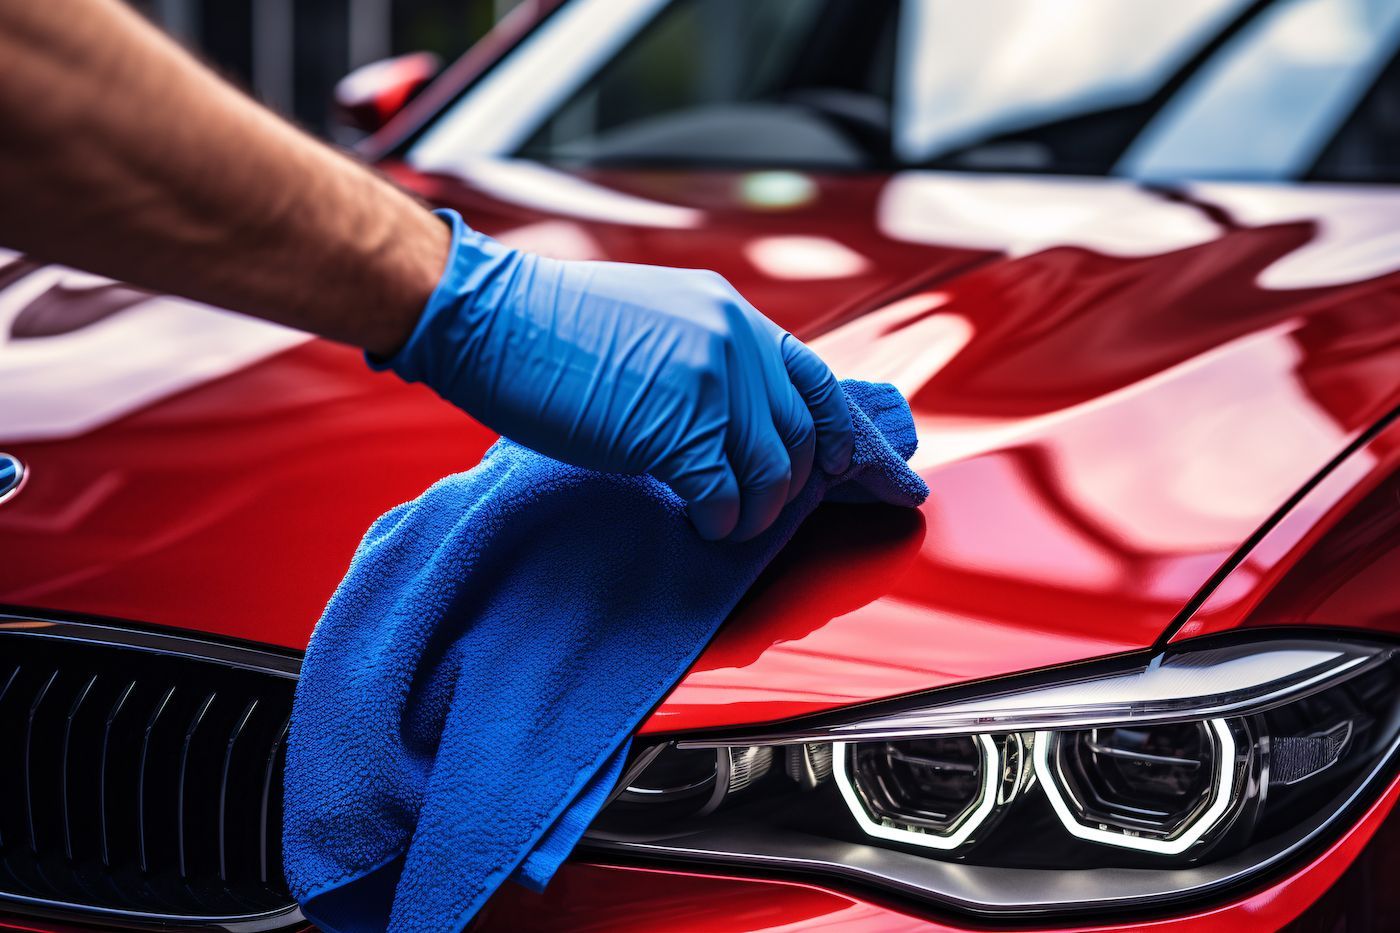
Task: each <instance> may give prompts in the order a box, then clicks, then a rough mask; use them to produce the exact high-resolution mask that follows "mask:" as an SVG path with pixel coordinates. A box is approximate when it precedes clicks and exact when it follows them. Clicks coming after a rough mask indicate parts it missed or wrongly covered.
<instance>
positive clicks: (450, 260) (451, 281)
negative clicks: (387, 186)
mask: <svg viewBox="0 0 1400 933" xmlns="http://www.w3.org/2000/svg"><path fill="white" fill-rule="evenodd" d="M433 215H434V216H436V217H438V218H439V219H440V220H442V222H443V223H445V224H447V225H448V227H449V228H451V231H452V238H451V242H452V245H451V249H450V251H449V252H448V256H447V265H446V267H445V268H444V269H443V272H442V277H441V278H440V279H438V283H437V287H436V288H434V289H433V293H432V294H431V295H430V296H429V297H428V303H427V304H426V305H424V306H423V311H422V313H421V314H419V316H418V321H417V323H416V324H414V326H413V331H412V332H411V333H410V334H409V335H408V339H407V340H405V341H404V344H403V346H402V347H400V348H399V349H398V352H396V353H394V354H393V355H392V356H389V357H382V356H376V355H374V354H372V353H368V352H367V353H365V363H366V364H367V365H368V366H369V368H370V369H373V370H376V371H381V372H382V371H383V370H386V369H387V370H392V371H393V372H394V373H395V374H397V375H398V376H399V377H400V378H401V379H403V380H404V381H405V382H422V383H425V384H427V385H429V386H432V387H434V388H438V387H439V386H440V385H441V381H440V379H439V376H440V373H439V372H438V370H439V368H440V366H439V365H438V364H439V362H440V361H441V360H442V359H443V358H444V357H450V358H451V359H453V360H457V359H460V358H461V348H462V347H464V346H467V345H468V344H469V343H470V342H471V338H472V334H473V332H475V331H477V330H478V325H479V324H480V318H482V317H484V316H485V311H486V310H487V309H486V307H485V305H483V304H481V303H479V302H478V301H477V298H478V297H479V296H480V295H481V293H482V292H483V291H484V290H486V289H487V287H488V286H489V285H490V284H491V282H492V281H493V280H494V279H495V278H496V277H497V275H498V274H499V273H500V271H501V269H502V268H503V267H504V266H506V265H507V264H508V263H509V262H510V259H511V257H512V256H514V255H516V254H517V251H516V250H514V249H512V248H510V247H508V246H506V245H505V244H504V243H501V242H499V241H497V240H493V239H492V238H491V237H488V236H486V235H485V234H483V233H479V232H477V231H476V230H473V229H472V228H471V227H469V226H467V223H466V221H464V220H463V219H462V215H461V214H459V213H457V212H456V211H454V210H451V209H450V208H442V209H439V210H435V211H433Z"/></svg>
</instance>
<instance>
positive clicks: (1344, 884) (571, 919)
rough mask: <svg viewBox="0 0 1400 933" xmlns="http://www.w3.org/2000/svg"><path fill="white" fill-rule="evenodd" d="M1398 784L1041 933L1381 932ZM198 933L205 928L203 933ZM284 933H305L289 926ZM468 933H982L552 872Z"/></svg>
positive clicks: (710, 887) (941, 921)
mask: <svg viewBox="0 0 1400 933" xmlns="http://www.w3.org/2000/svg"><path fill="white" fill-rule="evenodd" d="M1397 798H1400V778H1396V779H1394V780H1392V782H1391V783H1390V785H1389V786H1388V787H1387V788H1386V791H1385V793H1384V794H1382V795H1381V796H1380V797H1379V798H1378V799H1377V800H1376V801H1375V802H1374V803H1373V804H1372V805H1371V806H1370V807H1369V808H1368V809H1367V810H1366V811H1365V812H1364V813H1363V814H1362V816H1361V818H1360V819H1359V820H1358V821H1357V822H1356V823H1355V824H1354V825H1353V826H1352V827H1351V828H1350V829H1349V830H1348V831H1347V832H1346V833H1344V834H1343V835H1342V836H1341V837H1340V838H1338V839H1337V840H1335V841H1334V842H1333V843H1332V844H1331V845H1329V846H1328V847H1327V848H1326V849H1324V850H1322V851H1321V852H1318V853H1316V854H1315V855H1314V856H1313V857H1312V859H1311V860H1310V861H1307V862H1305V863H1303V864H1301V865H1298V866H1296V867H1295V868H1294V869H1293V870H1292V871H1291V872H1290V873H1289V874H1287V875H1286V876H1284V877H1281V878H1276V879H1274V880H1273V881H1272V882H1271V883H1269V884H1267V885H1265V886H1264V887H1261V888H1256V889H1254V890H1252V891H1245V892H1241V893H1240V894H1239V895H1237V896H1236V897H1235V899H1233V900H1231V901H1228V902H1226V903H1217V904H1213V905H1208V906H1203V907H1202V908H1201V909H1199V910H1194V911H1192V912H1189V913H1184V914H1183V913H1176V914H1171V915H1162V914H1160V912H1157V911H1154V910H1153V905H1151V904H1143V905H1140V908H1141V909H1140V912H1139V913H1138V914H1136V915H1134V916H1132V917H1123V918H1113V919H1106V920H1105V921H1104V922H1102V923H1093V922H1091V923H1090V924H1088V925H1086V924H1084V923H1082V922H1081V923H1079V924H1077V925H1075V926H1072V927H1064V926H1058V925H1056V924H1055V923H1054V922H1053V921H1050V922H1046V923H1044V924H1041V925H1036V926H1034V927H1032V928H1028V927H1020V928H1019V929H1022V930H1026V929H1035V930H1042V931H1052V930H1053V931H1065V930H1070V929H1073V930H1081V931H1088V930H1093V931H1101V933H1109V931H1113V933H1118V931H1122V933H1126V931H1129V930H1144V929H1147V930H1153V931H1163V933H1176V931H1188V930H1189V931H1192V933H1209V931H1221V933H1247V931H1255V930H1260V931H1262V930H1282V929H1288V930H1289V931H1290V933H1314V931H1316V933H1322V931H1338V930H1346V931H1349V933H1357V931H1366V930H1385V929H1392V928H1393V927H1392V926H1390V925H1389V924H1392V923H1394V922H1395V919H1396V918H1397V917H1400V884H1397V883H1396V879H1400V816H1398V815H1396V814H1394V813H1393V812H1392V811H1393V810H1394V807H1395V803H1396V800H1397ZM113 929H118V928H116V927H106V926H93V925H86V924H82V923H78V922H59V921H49V920H43V919H36V918H27V917H18V916H12V917H3V916H0V930H15V931H25V933H83V931H90V930H113ZM206 929H208V928H206ZM290 929H293V930H298V931H301V930H311V929H313V928H311V927H308V926H306V925H305V924H301V925H298V926H294V927H292V928H290ZM471 929H472V930H473V931H474V933H495V931H510V933H535V931H551V933H558V931H564V933H584V931H609V933H629V931H635V933H641V931H649V933H650V931H674V930H685V931H693V933H760V931H767V933H777V931H785V933H787V931H796V930H806V929H820V930H822V931H823V933H898V931H906V930H908V931H913V930H920V931H928V933H953V931H973V930H985V929H988V928H987V927H985V926H982V925H979V924H977V923H976V922H975V921H970V920H960V919H957V918H953V917H950V916H946V915H936V914H932V913H928V912H924V911H922V910H921V909H920V908H918V907H917V906H915V905H912V904H908V903H902V904H896V903H892V902H887V901H881V900H877V899H874V898H872V897H869V896H867V895H862V894H855V893H849V892H845V891H837V890H832V889H828V888H824V887H821V886H820V885H818V884H816V883H813V882H811V881H802V880H795V879H792V878H779V877H741V876H736V875H726V874H706V873H701V872H699V871H694V870H685V869H680V868H676V869H671V868H657V867H642V866H634V865H599V864H589V863H583V862H572V863H569V864H567V865H565V866H564V868H563V869H562V870H561V871H560V873H559V875H558V876H557V877H556V878H555V879H554V881H553V882H552V883H551V884H550V886H549V888H548V889H547V890H546V891H545V892H544V893H543V894H532V893H530V892H528V891H526V890H525V889H523V888H519V887H516V886H514V885H507V886H505V887H504V888H502V889H501V891H500V892H499V893H498V894H497V895H496V897H495V898H494V899H493V900H492V901H491V902H490V903H489V904H488V905H487V908H486V910H485V911H483V913H482V914H481V916H480V917H478V918H477V920H476V922H475V923H474V924H473V925H472V928H471Z"/></svg>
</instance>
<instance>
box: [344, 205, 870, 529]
mask: <svg viewBox="0 0 1400 933" xmlns="http://www.w3.org/2000/svg"><path fill="white" fill-rule="evenodd" d="M438 215H439V216H440V217H442V218H443V219H444V220H446V221H448V222H449V223H450V224H451V225H452V241H453V242H452V252H451V255H450V257H449V259H448V263H447V269H446V270H445V271H444V273H443V276H442V279H441V281H440V282H439V283H438V286H437V290H436V291H434V292H433V295H432V297H431V298H430V299H429V300H428V304H427V307H426V308H425V309H424V311H423V315H422V317H421V319H420V320H419V322H418V324H417V326H416V327H415V328H414V330H413V333H412V334H411V335H410V336H409V338H408V342H407V343H406V344H404V346H403V347H402V348H401V349H400V350H399V351H398V352H397V353H396V354H395V355H394V356H393V357H391V358H390V359H388V360H386V361H382V362H377V363H376V362H375V361H373V360H371V363H372V364H373V365H376V366H377V367H379V368H390V369H392V370H393V371H394V372H396V373H398V374H399V375H400V376H401V377H403V378H404V379H407V380H409V381H411V382H423V383H425V384H427V385H428V386H430V387H431V388H432V389H434V390H435V391H436V392H437V393H438V394H439V395H441V396H442V397H443V398H445V399H446V400H448V401H449V402H452V403H454V404H456V405H457V406H459V407H460V408H462V409H464V410H466V411H467V412H468V413H470V414H471V415H473V416H474V417H475V418H477V420H479V421H481V422H482V423H483V424H485V425H487V426H488V427H490V428H491V429H493V430H494V431H496V432H498V433H500V434H503V435H505V436H507V437H509V438H511V439H512V440H514V441H517V442H519V443H521V444H524V445H525V446H527V447H530V448H533V449H534V450H537V451H539V452H540V453H543V454H545V455H547V456H550V457H553V458H555V459H556V460H562V461H565V462H567V463H572V464H574V465H576V466H582V467H588V468H591V469H596V470H603V471H607V472H621V473H650V474H652V475H653V476H655V477H656V478H657V479H660V480H661V481H662V482H664V483H666V484H667V485H669V486H670V487H671V489H673V490H674V491H675V492H676V493H677V494H678V495H679V496H680V497H681V498H682V499H684V500H685V501H686V502H687V503H688V504H689V511H690V518H691V521H692V522H693V523H694V525H695V527H696V529H697V530H698V531H699V533H700V534H701V535H702V536H704V537H705V538H709V539H712V540H713V539H718V538H723V537H726V536H729V537H732V538H734V539H737V540H744V539H747V538H751V537H753V536H754V535H756V534H758V533H759V532H761V531H763V530H764V529H765V528H767V527H768V526H769V524H771V523H772V521H773V519H774V518H776V517H777V515H778V512H779V511H780V510H781V509H782V507H783V505H785V504H786V503H787V502H788V501H789V499H791V497H793V496H795V495H796V494H797V492H798V491H799V490H800V489H801V488H802V487H803V485H804V484H805V483H806V482H807V477H808V475H809V474H810V472H811V468H812V463H813V459H814V456H815V460H816V463H817V464H818V465H819V466H820V467H821V468H822V469H823V470H826V471H827V472H828V473H833V474H834V473H840V472H842V471H844V470H845V469H846V467H847V465H848V463H849V461H850V457H851V417H850V412H849V410H848V409H847V408H846V402H845V399H844V397H843V396H842V393H841V391H840V389H839V388H838V387H837V384H836V379H835V378H834V377H833V376H832V374H831V370H830V369H828V368H827V366H826V364H825V363H823V362H822V361H821V359H820V358H819V357H818V356H817V355H816V354H815V353H813V352H812V351H811V350H809V349H807V347H806V346H804V345H803V344H802V343H801V342H800V341H798V340H797V339H796V338H795V337H793V336H792V335H791V334H788V333H785V332H784V331H783V330H782V329H781V328H779V327H778V326H777V325H776V324H774V323H773V322H772V321H770V320H768V319H767V318H766V317H764V316H763V315H762V314H760V313H759V312H758V311H757V310H755V309H754V307H753V306H752V305H750V304H749V303H748V302H747V301H745V300H744V299H743V298H742V297H741V296H740V295H739V293H738V292H736V291H735V290H734V288H733V287H732V286H730V284H729V283H728V282H726V281H725V280H724V279H723V278H722V277H721V276H719V275H717V274H716V273H713V272H704V271H698V270H688V269H667V268H661V267H658V266H644V265H632V264H625V263H613V262H569V261H560V260H554V259H547V258H544V257H541V256H536V255H533V254H531V253H526V252H523V251H520V250H516V249H512V248H510V247H508V246H506V245H504V244H502V243H499V242H497V241H495V240H493V239H491V238H490V237H487V236H484V235H482V234H480V233H477V232H476V231H474V230H472V229H470V228H469V227H467V225H466V224H465V223H463V221H462V218H461V217H460V216H458V214H457V213H456V212H455V211H439V212H438Z"/></svg>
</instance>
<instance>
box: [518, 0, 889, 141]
mask: <svg viewBox="0 0 1400 933" xmlns="http://www.w3.org/2000/svg"><path fill="white" fill-rule="evenodd" d="M896 8H897V4H896V3H895V2H893V0H884V2H881V0H873V2H872V0H865V2H862V3H860V4H853V3H849V2H846V0H831V2H821V0H748V2H744V3H734V2H722V3H716V2H713V0H676V2H673V3H671V4H670V5H669V6H667V8H666V9H665V10H664V11H662V13H661V14H660V15H659V16H657V17H656V19H655V20H654V21H652V22H651V23H650V24H649V25H648V26H647V27H646V28H645V29H643V30H642V31H641V32H640V33H639V35H638V36H637V37H636V38H635V39H634V40H633V41H632V42H631V44H629V45H628V46H627V47H626V48H625V49H623V51H622V52H621V53H619V54H618V55H617V56H616V57H614V58H613V59H612V60H611V61H609V62H608V63H607V64H606V65H605V66H604V67H603V68H601V69H600V70H599V71H598V73H597V74H595V75H594V76H593V77H592V78H591V79H590V80H588V81H587V82H586V83H584V85H583V86H582V87H581V88H579V89H578V91H576V92H575V93H574V94H573V96H572V97H571V98H570V99H569V100H568V101H567V102H566V103H565V104H564V105H563V106H562V107H560V108H559V109H558V110H557V111H556V112H555V113H554V114H553V115H552V116H550V117H549V119H547V120H545V121H544V123H543V124H542V125H541V126H540V127H539V129H538V130H537V131H536V132H535V133H534V134H533V135H532V136H531V137H530V139H529V140H528V141H527V142H526V143H525V144H524V145H523V146H522V147H521V148H520V150H519V152H518V154H519V155H523V156H526V157H532V158H543V159H549V160H553V161H571V160H581V161H587V162H589V163H593V164H598V163H618V162H638V161H643V162H648V163H657V162H663V163H695V162H704V163H707V164H708V163H724V162H741V163H747V162H752V161H756V160H757V161H772V162H782V163H786V164H794V163H810V164H821V165H863V164H870V163H872V162H876V161H884V160H885V159H886V156H887V153H888V148H889V120H890V84H891V74H892V70H893V48H894V35H895V32H894V29H895V16H894V13H895V10H896Z"/></svg>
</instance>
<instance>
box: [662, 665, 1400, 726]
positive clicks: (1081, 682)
mask: <svg viewBox="0 0 1400 933" xmlns="http://www.w3.org/2000/svg"><path fill="white" fill-rule="evenodd" d="M1396 650H1397V649H1395V648H1391V647H1386V646H1382V645H1377V644H1368V643H1356V642H1336V641H1331V642H1329V641H1324V640H1321V639H1310V638H1287V639H1275V640H1268V641H1242V642H1234V643H1229V644H1224V645H1215V646H1210V647H1204V648H1196V647H1192V648H1189V649H1183V650H1179V651H1175V652H1173V653H1170V654H1166V655H1159V656H1157V657H1154V658H1153V659H1152V660H1151V661H1149V662H1147V663H1146V664H1142V663H1138V664H1136V665H1133V666H1127V667H1121V668H1119V669H1118V670H1115V671H1111V672H1108V673H1097V674H1092V675H1080V676H1079V677H1077V678H1075V677H1070V676H1067V677H1065V678H1063V679H1059V680H1053V681H1050V682H1048V683H1047V682H1045V680H1044V675H1042V676H1041V678H1040V682H1039V683H1036V684H1034V685H1030V686H1021V687H1012V686H1010V685H1006V686H1002V687H1001V688H1000V689H996V688H991V689H988V688H984V689H983V690H982V691H981V692H979V693H976V694H973V695H971V696H968V697H966V698H961V699H950V700H944V701H942V702H938V701H937V700H936V699H934V698H930V699H928V700H924V701H923V702H922V703H920V704H919V705H913V704H915V703H918V702H919V701H918V700H917V698H910V699H909V700H906V701H904V702H905V703H906V704H908V705H906V707H905V708H903V709H900V710H898V711H896V712H893V713H888V714H884V715H876V716H867V717H863V718H859V719H853V718H851V714H850V713H849V712H848V713H846V714H845V716H844V717H842V719H840V720H835V721H830V722H822V723H817V722H815V721H814V723H813V724H810V725H802V724H794V726H793V728H791V729H790V730H787V731H784V732H780V733H764V734H751V735H742V736H741V735H735V736H718V737H714V738H710V737H708V736H706V737H698V736H697V737H696V738H693V739H682V740H681V741H679V742H677V746H678V747H680V748H712V747H718V746H725V745H792V744H796V743H800V742H863V741H876V740H889V739H909V738H920V737H923V736H932V735H964V734H979V733H1003V732H1045V731H1051V730H1057V731H1058V730H1074V729H1083V728H1095V727H1107V726H1120V725H1141V724H1145V723H1165V722H1180V721H1182V720H1186V719H1227V718H1231V717H1235V716H1244V715H1249V714H1252V713H1258V712H1263V711H1264V710H1267V709H1271V708H1272V707H1274V706H1278V705H1280V704H1283V703H1287V702H1291V701H1293V700H1297V699H1300V698H1302V697H1304V696H1307V695H1308V694H1311V693H1316V692H1317V691H1319V690H1323V689H1326V688H1328V687H1332V686H1335V685H1336V684H1338V683H1341V682H1342V681H1344V680H1348V679H1350V678H1352V677H1355V676H1358V675H1360V674H1362V673H1365V672H1366V671H1368V670H1371V669H1372V668H1374V667H1375V666H1376V665H1379V664H1383V663H1385V662H1386V661H1387V660H1389V659H1390V658H1391V657H1392V656H1393V655H1394V653H1395V651H1396ZM1021 679H1023V678H1018V680H1021Z"/></svg>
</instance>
